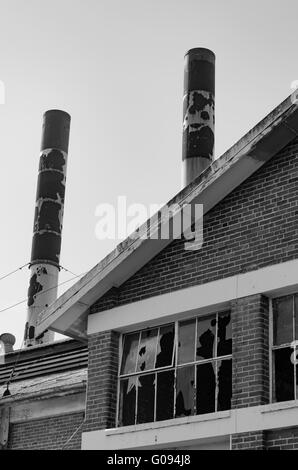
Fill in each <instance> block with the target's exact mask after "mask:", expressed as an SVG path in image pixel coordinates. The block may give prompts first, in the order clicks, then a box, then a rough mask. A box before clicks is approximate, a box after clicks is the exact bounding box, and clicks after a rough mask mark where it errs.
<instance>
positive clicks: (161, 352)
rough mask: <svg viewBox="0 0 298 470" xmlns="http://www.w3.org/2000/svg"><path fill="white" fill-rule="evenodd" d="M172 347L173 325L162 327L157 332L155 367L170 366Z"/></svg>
mask: <svg viewBox="0 0 298 470" xmlns="http://www.w3.org/2000/svg"><path fill="white" fill-rule="evenodd" d="M173 345H174V324H172V325H167V326H163V327H162V328H160V331H159V338H158V345H157V356H156V364H155V367H165V366H170V365H172V356H173Z"/></svg>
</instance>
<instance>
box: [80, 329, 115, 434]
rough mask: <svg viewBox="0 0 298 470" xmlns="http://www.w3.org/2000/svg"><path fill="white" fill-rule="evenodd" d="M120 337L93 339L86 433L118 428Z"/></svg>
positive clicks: (110, 333) (103, 335) (104, 334)
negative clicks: (116, 426)
mask: <svg viewBox="0 0 298 470" xmlns="http://www.w3.org/2000/svg"><path fill="white" fill-rule="evenodd" d="M118 358H119V334H118V333H116V332H114V331H105V332H102V333H97V334H94V335H90V336H89V355H88V385H87V406H86V424H85V426H84V431H93V430H96V429H105V428H111V427H115V424H116V409H117V379H118Z"/></svg>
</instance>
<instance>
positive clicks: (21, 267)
mask: <svg viewBox="0 0 298 470" xmlns="http://www.w3.org/2000/svg"><path fill="white" fill-rule="evenodd" d="M29 264H30V263H26V264H24V265H23V266H20V267H19V268H17V269H15V270H14V271H11V272H10V273H7V274H4V276H1V277H0V281H2V279H5V278H7V277H9V276H11V275H12V274H14V273H16V272H18V271H20V270H21V269H23V268H25V267H26V266H29Z"/></svg>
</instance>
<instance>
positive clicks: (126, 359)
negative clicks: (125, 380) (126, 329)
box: [121, 333, 140, 374]
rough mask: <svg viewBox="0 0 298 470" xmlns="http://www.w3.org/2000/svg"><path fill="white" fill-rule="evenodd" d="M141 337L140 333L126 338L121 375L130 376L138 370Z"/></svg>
mask: <svg viewBox="0 0 298 470" xmlns="http://www.w3.org/2000/svg"><path fill="white" fill-rule="evenodd" d="M139 335H140V333H132V334H130V335H125V337H124V347H123V355H122V364H121V374H130V373H132V372H135V370H136V360H137V351H138V346H139Z"/></svg>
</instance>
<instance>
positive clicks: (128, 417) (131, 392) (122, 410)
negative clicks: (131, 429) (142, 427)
mask: <svg viewBox="0 0 298 470" xmlns="http://www.w3.org/2000/svg"><path fill="white" fill-rule="evenodd" d="M136 382H137V378H136V377H135V376H134V377H129V378H128V379H123V380H121V381H120V401H119V426H129V425H131V424H135V412H136Z"/></svg>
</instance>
